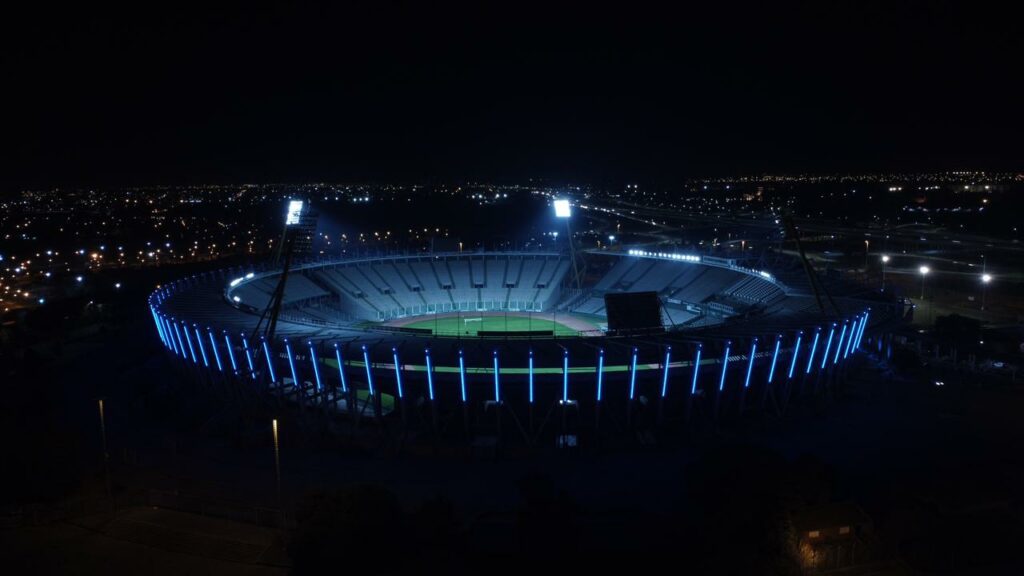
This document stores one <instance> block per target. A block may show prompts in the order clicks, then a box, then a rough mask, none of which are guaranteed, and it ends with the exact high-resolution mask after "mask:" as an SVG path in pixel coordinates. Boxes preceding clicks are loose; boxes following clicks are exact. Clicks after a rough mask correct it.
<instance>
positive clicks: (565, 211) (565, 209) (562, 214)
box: [554, 198, 583, 290]
mask: <svg viewBox="0 0 1024 576" xmlns="http://www.w3.org/2000/svg"><path fill="white" fill-rule="evenodd" d="M554 206H555V218H561V219H563V220H565V231H566V234H567V235H568V238H569V259H570V261H571V263H572V277H573V280H574V281H575V283H576V289H577V290H581V289H582V287H583V286H582V283H581V279H580V271H579V269H578V268H577V267H576V243H575V242H573V239H572V226H571V225H570V224H569V222H570V220H572V205H571V204H570V203H569V200H568V199H566V198H559V199H556V200H555V202H554Z"/></svg>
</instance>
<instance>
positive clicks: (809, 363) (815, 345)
mask: <svg viewBox="0 0 1024 576" xmlns="http://www.w3.org/2000/svg"><path fill="white" fill-rule="evenodd" d="M819 337H821V327H818V328H816V329H815V330H814V343H813V344H811V355H810V356H808V357H807V370H806V371H804V374H810V373H811V368H812V367H814V353H815V352H816V351H817V350H818V338H819Z"/></svg>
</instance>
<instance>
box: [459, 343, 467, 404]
mask: <svg viewBox="0 0 1024 576" xmlns="http://www.w3.org/2000/svg"><path fill="white" fill-rule="evenodd" d="M459 388H460V391H461V392H462V403H463V404H465V403H466V360H465V358H464V357H463V355H462V350H461V349H460V350H459Z"/></svg>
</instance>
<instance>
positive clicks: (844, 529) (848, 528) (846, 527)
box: [839, 526, 850, 534]
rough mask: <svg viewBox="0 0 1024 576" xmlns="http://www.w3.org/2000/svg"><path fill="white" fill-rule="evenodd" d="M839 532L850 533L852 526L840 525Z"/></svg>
mask: <svg viewBox="0 0 1024 576" xmlns="http://www.w3.org/2000/svg"><path fill="white" fill-rule="evenodd" d="M839 533H840V534H849V533H850V527H849V526H840V527H839Z"/></svg>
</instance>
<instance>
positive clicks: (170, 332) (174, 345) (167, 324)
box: [161, 318, 184, 356]
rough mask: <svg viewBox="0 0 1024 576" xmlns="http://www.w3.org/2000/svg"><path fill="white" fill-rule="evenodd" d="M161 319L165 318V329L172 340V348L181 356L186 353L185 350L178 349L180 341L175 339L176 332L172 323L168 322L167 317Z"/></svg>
mask: <svg viewBox="0 0 1024 576" xmlns="http://www.w3.org/2000/svg"><path fill="white" fill-rule="evenodd" d="M161 320H163V323H164V330H166V331H167V338H168V339H169V340H170V341H171V350H174V353H175V354H177V355H178V356H181V355H182V354H184V351H183V350H179V349H178V342H177V341H175V339H174V332H173V330H172V328H171V323H170V322H168V321H167V319H166V318H161Z"/></svg>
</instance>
